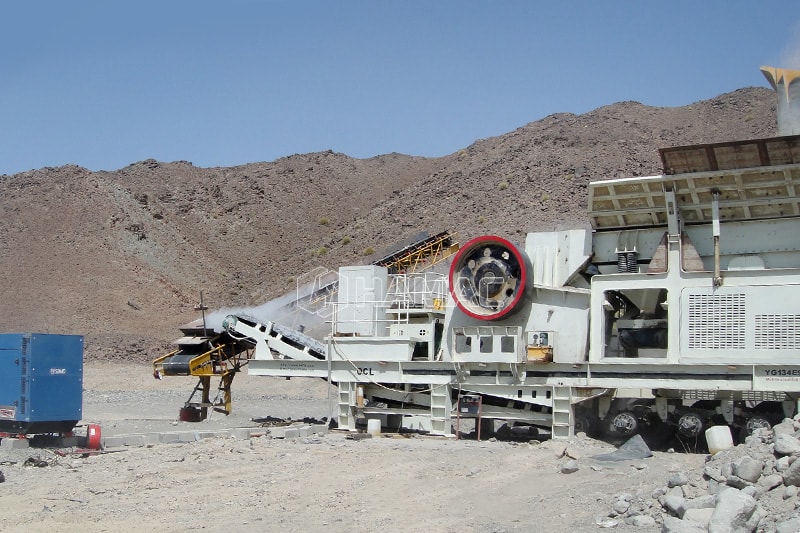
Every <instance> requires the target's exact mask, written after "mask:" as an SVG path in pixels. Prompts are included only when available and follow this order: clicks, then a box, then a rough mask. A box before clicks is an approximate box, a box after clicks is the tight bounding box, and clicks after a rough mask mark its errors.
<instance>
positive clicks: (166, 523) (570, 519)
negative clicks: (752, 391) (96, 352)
mask: <svg viewBox="0 0 800 533" xmlns="http://www.w3.org/2000/svg"><path fill="white" fill-rule="evenodd" d="M193 385H194V382H193V381H192V380H190V379H189V378H164V379H163V380H161V381H157V380H155V379H153V378H152V377H151V375H150V369H149V368H148V367H147V366H146V365H138V364H131V363H111V362H88V363H87V364H86V366H85V373H84V388H85V393H84V412H83V414H84V420H83V421H82V422H81V425H83V424H88V423H97V424H100V425H101V427H102V431H103V434H104V435H122V434H128V433H141V432H147V431H181V430H192V429H195V430H196V429H203V430H205V429H209V430H210V429H216V428H226V427H242V426H255V425H257V424H256V423H255V422H253V421H252V420H251V419H252V418H259V417H266V416H275V417H282V418H286V417H291V418H293V419H295V420H296V419H300V418H303V417H306V416H313V417H317V418H322V417H324V416H327V415H328V412H329V411H328V409H329V400H328V394H329V393H328V388H327V384H326V383H325V382H323V381H321V380H309V379H293V380H291V381H289V380H283V379H274V378H265V377H256V376H247V375H246V374H242V375H240V376H237V378H236V381H234V388H233V390H234V413H233V414H231V415H230V416H228V417H225V416H223V415H219V414H215V415H213V416H212V417H211V419H210V420H207V421H204V422H199V423H189V422H179V421H177V420H176V417H177V412H178V408H179V407H180V406H181V405H182V404H183V402H184V401H185V399H186V397H187V396H188V393H189V392H190V391H191V389H192V387H193ZM81 429H82V428H81V427H79V428H78V432H80V430H81ZM611 450H613V447H612V446H610V445H608V444H605V443H602V442H598V441H595V440H592V439H588V438H585V437H584V438H578V439H576V440H575V441H574V442H571V443H562V442H553V441H546V442H542V443H539V442H536V441H531V442H524V443H514V442H501V441H497V440H494V439H492V440H483V441H480V442H478V441H476V440H466V439H464V440H455V439H447V438H439V437H430V436H400V435H388V434H383V435H381V436H380V437H376V438H370V439H359V440H356V439H352V438H348V434H347V433H345V432H338V431H331V432H326V433H324V434H316V435H312V436H308V437H300V438H295V439H277V438H271V437H270V436H269V435H267V436H263V437H253V438H251V439H249V440H242V439H234V438H231V437H225V438H221V437H220V438H207V439H203V440H200V441H198V442H191V443H180V444H156V445H152V446H150V447H131V448H124V449H122V451H114V452H113V453H111V452H110V450H109V453H100V454H96V455H90V456H88V457H83V456H81V455H70V454H67V455H66V456H63V457H62V456H60V455H58V454H57V453H56V452H57V450H55V449H48V448H28V449H22V450H9V449H6V448H3V449H0V470H2V472H3V474H4V476H5V482H3V483H0V530H3V531H25V532H36V531H42V532H44V531H47V532H54V531H75V530H76V529H82V530H86V529H89V530H91V531H115V532H116V531H154V530H156V531H186V530H196V529H206V530H210V531H220V530H227V531H255V530H259V531H279V530H280V531H333V532H338V531H347V532H350V533H352V532H361V531H378V530H403V531H412V532H413V531H425V532H431V531H434V532H436V531H442V532H464V531H475V532H501V531H576V532H581V531H597V530H599V529H602V528H607V527H612V524H616V525H615V526H614V529H615V530H616V531H659V530H660V526H659V525H658V524H656V525H652V526H650V527H636V526H633V525H629V524H626V523H625V522H624V521H622V520H616V521H615V520H614V519H613V517H609V514H610V513H611V514H613V512H612V508H613V505H614V502H615V500H617V499H618V498H617V497H618V496H619V495H621V494H628V495H629V498H628V499H629V500H630V501H631V505H632V506H636V505H638V506H640V507H641V508H642V509H641V510H642V512H643V513H644V514H650V515H653V516H659V513H660V511H661V510H660V506H658V504H657V503H654V500H653V499H652V497H651V495H652V493H653V492H654V490H656V489H658V488H659V487H664V486H665V485H666V480H667V478H668V476H669V475H670V473H672V472H677V471H683V472H688V473H689V474H690V477H693V476H696V477H698V478H699V475H700V473H701V472H702V464H703V462H704V460H705V457H704V456H702V455H690V454H678V453H660V452H656V453H655V455H654V456H653V457H650V458H647V459H640V460H634V461H619V462H607V461H606V462H603V461H598V460H596V459H593V456H595V455H598V454H601V453H607V452H609V451H611ZM565 451H566V456H565V455H564V453H565ZM570 456H571V457H573V458H575V459H577V464H578V470H577V471H576V472H574V473H569V474H567V473H562V466H563V464H564V463H565V462H566V461H569V460H570ZM31 457H35V458H37V459H40V460H43V461H45V462H46V463H47V464H46V466H41V467H36V466H31V465H25V462H26V459H29V458H31Z"/></svg>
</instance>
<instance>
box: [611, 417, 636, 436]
mask: <svg viewBox="0 0 800 533" xmlns="http://www.w3.org/2000/svg"><path fill="white" fill-rule="evenodd" d="M608 430H609V432H610V433H611V434H612V435H622V436H624V437H630V436H631V435H634V434H636V432H637V431H639V420H638V419H637V418H636V415H635V414H634V413H632V412H631V411H622V412H621V413H617V414H616V415H614V416H613V417H611V421H610V422H609V424H608Z"/></svg>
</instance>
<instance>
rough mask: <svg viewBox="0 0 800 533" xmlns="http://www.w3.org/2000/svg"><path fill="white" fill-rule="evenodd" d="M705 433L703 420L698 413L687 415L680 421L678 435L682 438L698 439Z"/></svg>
mask: <svg viewBox="0 0 800 533" xmlns="http://www.w3.org/2000/svg"><path fill="white" fill-rule="evenodd" d="M702 431H703V419H702V418H701V417H700V415H698V414H697V413H685V414H684V415H682V416H681V417H680V418H679V419H678V434H679V435H680V436H681V437H686V438H690V439H693V438H696V437H698V436H700V433H702Z"/></svg>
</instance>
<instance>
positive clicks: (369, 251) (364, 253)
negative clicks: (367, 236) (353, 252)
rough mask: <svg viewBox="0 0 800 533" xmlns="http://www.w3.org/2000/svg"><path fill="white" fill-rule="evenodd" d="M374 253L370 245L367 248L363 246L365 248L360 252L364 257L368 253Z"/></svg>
mask: <svg viewBox="0 0 800 533" xmlns="http://www.w3.org/2000/svg"><path fill="white" fill-rule="evenodd" d="M374 253H375V248H373V247H372V246H370V247H368V248H365V249H364V251H363V252H362V255H363V256H364V257H366V256H368V255H372V254H374Z"/></svg>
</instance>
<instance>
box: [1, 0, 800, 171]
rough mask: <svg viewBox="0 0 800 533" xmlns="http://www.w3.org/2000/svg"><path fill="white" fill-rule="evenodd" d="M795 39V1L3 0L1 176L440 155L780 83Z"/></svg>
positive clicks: (798, 30)
mask: <svg viewBox="0 0 800 533" xmlns="http://www.w3.org/2000/svg"><path fill="white" fill-rule="evenodd" d="M798 35H800V7H798V6H796V5H795V4H794V2H791V1H787V0H781V1H773V0H765V1H759V2H753V1H739V0H726V1H723V0H716V1H714V0H710V1H701V2H698V1H696V0H691V1H690V0H670V1H668V2H667V1H658V2H657V1H636V2H634V1H610V0H609V1H597V0H594V1H579V0H577V1H572V2H552V1H547V2H545V1H534V0H528V1H522V0H507V1H499V0H496V1H493V2H491V1H474V0H442V1H433V0H428V1H420V0H403V1H399V0H398V1H395V2H389V1H380V0H352V1H344V0H342V1H335V0H314V1H310V0H309V1H304V0H229V1H222V0H220V1H209V0H173V1H169V0H160V1H153V0H137V1H128V2H122V1H108V0H91V1H90V0H73V1H69V2H67V1H64V0H50V1H44V0H27V1H24V2H23V1H6V2H2V3H0V76H2V83H0V174H13V173H16V172H20V171H24V170H29V169H33V168H41V167H44V166H60V165H64V164H70V163H74V164H78V165H81V166H85V167H87V168H89V169H91V170H115V169H118V168H122V167H124V166H126V165H128V164H130V163H133V162H136V161H141V160H143V159H147V158H155V159H158V160H160V161H175V160H188V161H192V162H193V163H194V164H195V165H197V166H203V167H210V166H233V165H238V164H245V163H250V162H255V161H272V160H274V159H277V158H279V157H283V156H286V155H291V154H294V153H308V152H315V151H321V150H328V149H332V150H334V151H337V152H342V153H345V154H347V155H350V156H353V157H357V158H366V157H372V156H375V155H378V154H384V153H390V152H400V153H405V154H411V155H421V156H429V157H433V156H442V155H446V154H449V153H453V152H455V151H457V150H459V149H461V148H464V147H466V146H468V145H470V144H471V143H472V142H474V141H475V140H477V139H481V138H486V137H491V136H495V135H501V134H503V133H507V132H509V131H512V130H514V129H516V128H518V127H520V126H522V125H524V124H527V123H528V122H531V121H535V120H539V119H541V118H543V117H545V116H547V115H550V114H552V113H559V112H572V113H585V112H587V111H591V110H592V109H595V108H597V107H600V106H603V105H608V104H612V103H614V102H619V101H624V100H636V101H639V102H642V103H644V104H648V105H653V106H681V105H686V104H690V103H692V102H695V101H698V100H703V99H708V98H713V97H714V96H717V95H719V94H722V93H725V92H728V91H733V90H735V89H739V88H742V87H749V86H763V87H767V86H768V84H767V82H766V80H765V79H764V78H763V76H762V75H761V73H760V72H759V70H758V69H759V67H760V66H761V65H770V66H781V67H786V68H798V69H800V56H798V55H797V51H798V50H800V37H799V36H798Z"/></svg>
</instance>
